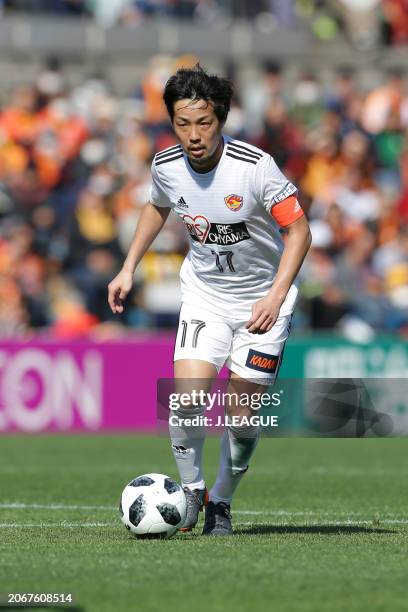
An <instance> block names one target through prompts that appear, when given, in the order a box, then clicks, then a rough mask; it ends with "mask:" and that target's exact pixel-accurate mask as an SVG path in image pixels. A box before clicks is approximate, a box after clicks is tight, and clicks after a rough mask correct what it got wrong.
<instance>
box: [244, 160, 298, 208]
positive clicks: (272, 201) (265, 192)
mask: <svg viewBox="0 0 408 612" xmlns="http://www.w3.org/2000/svg"><path fill="white" fill-rule="evenodd" d="M254 189H255V197H256V199H257V201H258V202H259V204H260V205H261V206H262V207H263V208H265V210H267V211H268V212H269V213H271V214H272V208H273V206H275V205H276V204H279V203H280V202H283V201H284V200H286V199H287V198H289V197H290V196H296V195H297V189H296V187H295V186H294V185H293V184H292V183H291V182H290V181H289V180H288V179H287V178H286V176H285V175H284V174H283V172H281V171H280V170H279V168H278V166H277V165H276V163H275V161H274V160H273V158H272V157H271V156H270V155H265V156H264V157H263V158H262V159H261V160H260V161H259V162H258V164H257V165H256V171H255V185H254Z"/></svg>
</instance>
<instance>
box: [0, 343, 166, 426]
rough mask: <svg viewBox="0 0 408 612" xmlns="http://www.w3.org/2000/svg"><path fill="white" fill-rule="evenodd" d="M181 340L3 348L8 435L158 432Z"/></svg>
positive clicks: (1, 396)
mask: <svg viewBox="0 0 408 612" xmlns="http://www.w3.org/2000/svg"><path fill="white" fill-rule="evenodd" d="M173 342H174V337H173V336H164V337H162V336H160V337H158V336H157V337H155V336H152V337H150V336H147V337H144V338H140V339H138V340H132V341H129V342H123V340H121V341H120V342H105V343H95V342H74V343H72V342H70V343H60V342H52V341H50V342H48V341H47V342H45V341H30V342H2V343H0V433H6V432H10V433H12V432H18V431H19V432H26V433H35V432H46V431H50V432H58V431H59V432H69V431H84V432H85V431H88V432H92V431H94V432H97V431H106V432H108V431H126V430H142V431H143V430H145V431H149V430H154V429H155V428H156V397H157V391H156V388H157V380H158V378H170V377H171V376H172V374H173V367H172V366H173V364H172V359H173Z"/></svg>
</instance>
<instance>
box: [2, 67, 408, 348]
mask: <svg viewBox="0 0 408 612" xmlns="http://www.w3.org/2000/svg"><path fill="white" fill-rule="evenodd" d="M189 61H190V60H189V59H188V58H179V60H177V61H175V60H174V59H172V58H169V57H164V56H158V57H155V58H152V60H151V62H150V64H149V66H148V67H146V70H145V76H144V77H143V78H142V79H141V81H140V82H138V83H135V84H134V89H133V91H132V92H131V95H129V97H127V98H123V97H119V96H117V95H115V92H114V91H112V89H111V87H110V85H109V83H108V82H107V80H106V79H105V78H104V77H103V76H102V75H93V76H91V77H89V78H87V79H85V80H84V81H83V83H81V84H80V85H79V86H75V87H70V86H69V84H68V83H67V82H66V78H65V75H64V70H63V68H62V67H61V65H60V63H59V61H58V60H57V59H56V58H50V60H49V61H48V62H47V65H46V66H45V67H44V68H43V69H42V70H41V71H40V72H39V74H38V76H37V78H36V81H35V82H34V83H31V84H27V85H23V86H19V87H16V88H15V89H14V90H13V91H10V92H5V91H2V92H1V96H0V99H1V100H2V105H1V110H0V335H1V336H2V337H5V336H14V335H26V334H27V333H31V332H36V333H52V334H53V335H54V336H57V337H60V338H76V337H81V336H83V335H89V334H90V335H92V336H93V337H97V338H102V339H103V338H110V337H117V336H119V337H120V336H124V335H125V334H126V333H127V330H128V329H129V328H134V329H154V328H167V327H173V326H174V325H175V324H176V321H177V318H178V312H179V299H180V294H179V281H178V271H179V268H180V265H181V262H182V260H183V257H184V255H185V253H186V251H187V248H188V244H187V236H186V232H185V229H184V226H182V224H181V223H180V222H179V221H178V219H177V218H176V217H175V216H174V217H173V216H171V217H170V218H169V220H168V222H167V224H166V226H165V228H164V230H163V231H162V232H161V233H160V234H159V236H158V238H157V239H156V241H155V242H154V244H153V247H152V249H151V250H150V252H149V253H148V254H147V255H146V256H145V258H144V259H143V262H142V263H141V265H140V266H139V268H138V270H137V273H136V277H135V287H134V290H133V292H132V294H131V296H130V297H129V299H128V304H127V308H126V310H125V313H124V314H123V315H120V316H118V315H116V316H114V315H112V313H111V312H110V310H109V308H108V304H107V284H108V282H109V281H110V280H111V279H112V278H113V276H114V275H115V274H116V273H117V272H118V270H119V269H120V267H121V264H122V262H123V258H124V255H125V254H126V252H127V250H128V247H129V245H130V241H131V239H132V236H133V232H134V228H135V226H136V223H137V219H138V217H139V214H140V211H141V208H142V207H143V205H144V204H145V202H146V201H147V200H148V197H149V189H150V163H151V160H152V157H153V156H154V154H155V153H156V152H157V151H159V150H161V149H163V148H165V147H167V146H171V145H173V144H174V143H175V140H174V136H173V134H172V131H171V127H170V125H169V122H168V118H167V116H166V111H165V108H164V106H163V102H162V90H163V86H164V83H165V81H166V79H167V78H168V76H169V75H170V74H171V73H172V72H174V70H175V69H177V67H179V66H180V65H187V64H188V62H189ZM191 61H192V62H194V61H195V60H194V59H192V60H191ZM227 73H228V76H229V77H230V78H231V79H232V80H233V81H234V83H235V90H236V94H235V98H234V102H233V106H232V110H231V113H230V116H229V119H228V123H227V126H226V132H228V133H229V134H231V135H232V136H235V137H237V138H240V139H243V140H247V141H249V142H252V143H253V144H255V145H257V146H260V147H261V148H263V149H264V150H265V151H267V152H268V153H270V154H271V155H273V156H274V158H275V160H276V162H277V163H278V165H279V166H280V167H281V168H282V170H283V171H284V172H285V173H286V174H287V175H288V177H290V179H291V180H292V181H293V182H294V183H295V184H296V185H298V186H299V189H300V199H301V201H302V204H303V206H304V208H305V210H307V213H308V216H309V218H310V223H311V228H312V235H313V244H312V249H311V252H310V254H309V256H308V259H307V262H306V263H305V265H304V267H303V270H302V273H301V281H302V282H301V298H300V302H299V307H298V310H297V315H296V325H297V327H298V328H299V329H335V330H338V331H339V332H342V333H345V334H351V335H353V337H355V336H356V334H357V335H358V337H361V338H366V337H370V334H372V333H374V332H375V331H377V330H385V331H389V332H398V333H403V334H406V333H407V332H408V95H407V93H408V92H407V82H406V79H405V76H404V75H403V74H402V73H401V72H399V71H398V70H393V71H390V72H389V73H388V74H383V75H378V77H379V78H378V80H377V82H376V83H373V84H372V85H371V86H370V87H368V88H366V89H365V90H364V91H363V90H362V89H361V86H360V85H359V82H360V80H359V78H358V75H355V74H353V72H352V70H350V69H348V68H344V70H341V71H339V72H338V73H336V74H333V75H332V77H331V78H330V80H329V81H327V80H326V82H321V81H319V80H318V79H317V78H316V76H315V75H311V74H303V75H299V76H298V77H297V78H296V79H294V80H293V79H292V81H291V80H290V79H288V77H287V74H286V72H285V70H282V68H281V66H279V65H277V64H275V63H273V62H270V63H268V64H267V65H265V66H264V67H263V70H262V71H260V72H259V74H258V75H257V76H256V77H255V76H253V77H251V78H249V77H248V76H247V77H246V78H243V75H242V74H241V73H240V72H236V71H235V69H234V67H233V66H229V67H228V69H227Z"/></svg>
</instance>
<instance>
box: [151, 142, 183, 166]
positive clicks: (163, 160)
mask: <svg viewBox="0 0 408 612" xmlns="http://www.w3.org/2000/svg"><path fill="white" fill-rule="evenodd" d="M183 155H184V154H183V149H182V147H181V146H180V145H175V146H174V147H169V148H168V149H164V151H160V153H157V155H156V156H155V158H154V161H155V164H156V166H160V165H161V164H167V163H168V162H171V161H173V160H175V159H180V158H181V157H183Z"/></svg>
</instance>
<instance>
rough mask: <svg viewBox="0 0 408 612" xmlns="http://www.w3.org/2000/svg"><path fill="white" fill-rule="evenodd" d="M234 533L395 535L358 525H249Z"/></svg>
mask: <svg viewBox="0 0 408 612" xmlns="http://www.w3.org/2000/svg"><path fill="white" fill-rule="evenodd" d="M234 533H236V534H240V535H262V534H266V533H276V534H286V533H321V534H323V535H330V534H337V535H338V534H339V533H341V534H345V535H352V534H354V533H395V531H393V530H390V529H380V528H377V527H360V526H359V525H268V524H260V525H251V526H248V527H236V528H235V529H234Z"/></svg>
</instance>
